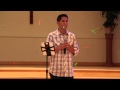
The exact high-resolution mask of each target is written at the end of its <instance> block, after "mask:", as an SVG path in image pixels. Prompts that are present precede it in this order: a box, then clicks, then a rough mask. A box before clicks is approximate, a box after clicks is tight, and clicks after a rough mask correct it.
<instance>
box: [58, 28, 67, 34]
mask: <svg viewBox="0 0 120 90" xmlns="http://www.w3.org/2000/svg"><path fill="white" fill-rule="evenodd" d="M56 31H57V35H62V34H61V32H60V31H59V30H58V29H57V30H56ZM66 31H67V32H66V35H68V34H69V31H68V30H66Z"/></svg>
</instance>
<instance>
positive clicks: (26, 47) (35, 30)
mask: <svg viewBox="0 0 120 90" xmlns="http://www.w3.org/2000/svg"><path fill="white" fill-rule="evenodd" d="M61 13H66V14H68V16H69V27H68V29H69V31H71V32H73V33H75V35H76V37H77V39H78V43H79V47H80V53H79V55H78V56H76V57H73V60H74V62H105V60H106V57H105V56H106V55H105V54H106V52H105V50H106V47H105V44H106V42H105V35H104V34H105V32H104V28H103V26H102V24H103V22H104V19H103V18H102V17H101V16H100V11H58V12H57V11H34V21H33V22H34V23H33V24H32V25H31V24H30V23H29V11H0V61H28V62H29V61H33V62H35V61H38V62H41V61H45V60H46V57H45V56H43V55H42V52H41V48H40V43H41V42H42V41H45V39H46V36H47V35H48V33H49V32H51V31H53V30H56V29H57V24H56V18H57V15H58V14H61ZM119 22H120V21H119ZM94 28H99V29H98V30H96V34H94V33H93V32H92V31H91V30H92V29H94ZM119 28H120V27H119V26H118V27H117V28H116V31H115V32H114V39H113V61H114V62H120V61H119V59H120V56H119V53H120V49H119V46H120V40H119V39H120V35H119V34H120V31H118V30H119Z"/></svg>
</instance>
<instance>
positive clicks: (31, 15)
mask: <svg viewBox="0 0 120 90" xmlns="http://www.w3.org/2000/svg"><path fill="white" fill-rule="evenodd" d="M30 24H33V11H30Z"/></svg>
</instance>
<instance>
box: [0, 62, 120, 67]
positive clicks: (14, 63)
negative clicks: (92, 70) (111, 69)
mask: <svg viewBox="0 0 120 90" xmlns="http://www.w3.org/2000/svg"><path fill="white" fill-rule="evenodd" d="M75 63H77V65H76V66H105V62H74V65H75ZM0 65H38V66H45V65H46V62H37V61H36V62H30V61H0ZM113 66H120V63H114V64H113Z"/></svg>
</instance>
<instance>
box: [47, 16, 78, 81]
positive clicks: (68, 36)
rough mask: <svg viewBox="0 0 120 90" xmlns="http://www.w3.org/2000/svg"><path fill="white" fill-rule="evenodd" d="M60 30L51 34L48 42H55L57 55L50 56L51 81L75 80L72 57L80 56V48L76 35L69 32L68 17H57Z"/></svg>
mask: <svg viewBox="0 0 120 90" xmlns="http://www.w3.org/2000/svg"><path fill="white" fill-rule="evenodd" d="M57 25H58V29H57V30H55V31H53V32H51V33H49V34H48V37H47V40H46V42H53V44H54V46H55V55H52V56H50V58H49V59H50V64H49V74H50V77H51V79H74V72H73V61H72V56H75V55H78V53H79V47H78V43H77V40H76V37H75V34H73V33H71V32H69V31H68V30H67V27H68V16H67V15H66V14H60V15H59V16H58V17H57Z"/></svg>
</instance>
